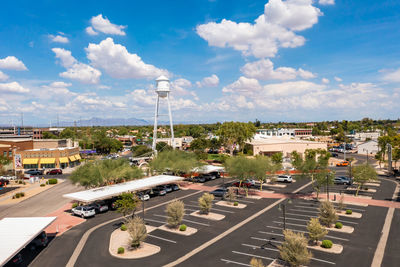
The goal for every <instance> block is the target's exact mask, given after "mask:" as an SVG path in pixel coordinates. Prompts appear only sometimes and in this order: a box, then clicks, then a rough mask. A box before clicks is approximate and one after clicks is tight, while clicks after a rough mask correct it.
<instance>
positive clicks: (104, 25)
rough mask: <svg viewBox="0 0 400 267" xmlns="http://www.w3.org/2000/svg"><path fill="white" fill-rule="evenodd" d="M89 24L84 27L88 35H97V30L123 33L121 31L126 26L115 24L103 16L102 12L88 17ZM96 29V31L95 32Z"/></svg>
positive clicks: (117, 33) (107, 32)
mask: <svg viewBox="0 0 400 267" xmlns="http://www.w3.org/2000/svg"><path fill="white" fill-rule="evenodd" d="M90 23H91V26H89V27H87V28H86V32H87V33H88V34H90V35H97V33H98V32H102V33H106V34H115V35H125V32H124V31H123V30H124V29H125V28H126V26H122V25H116V24H113V23H111V22H110V20H109V19H107V18H103V15H102V14H99V15H97V16H95V17H92V18H91V19H90ZM96 31H97V32H96Z"/></svg>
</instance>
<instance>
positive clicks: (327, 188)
mask: <svg viewBox="0 0 400 267" xmlns="http://www.w3.org/2000/svg"><path fill="white" fill-rule="evenodd" d="M326 197H327V199H328V201H329V174H327V175H326Z"/></svg>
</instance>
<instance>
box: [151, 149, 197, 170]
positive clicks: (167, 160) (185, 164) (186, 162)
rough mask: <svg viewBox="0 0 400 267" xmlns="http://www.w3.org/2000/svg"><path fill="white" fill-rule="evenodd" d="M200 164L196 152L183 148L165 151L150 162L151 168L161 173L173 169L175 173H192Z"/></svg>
mask: <svg viewBox="0 0 400 267" xmlns="http://www.w3.org/2000/svg"><path fill="white" fill-rule="evenodd" d="M200 165H201V164H200V162H199V161H198V160H197V158H196V155H195V154H194V153H191V152H185V151H181V150H169V151H163V152H161V153H159V154H158V155H157V157H156V158H154V159H153V160H152V161H151V162H150V168H151V169H152V170H153V171H156V172H159V173H163V172H167V171H171V172H172V173H174V174H175V175H179V174H181V173H191V172H192V170H193V169H194V168H196V167H199V166H200Z"/></svg>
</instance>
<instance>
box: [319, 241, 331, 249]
mask: <svg viewBox="0 0 400 267" xmlns="http://www.w3.org/2000/svg"><path fill="white" fill-rule="evenodd" d="M332 246H333V243H332V241H330V240H323V241H322V244H321V247H323V248H331V247H332Z"/></svg>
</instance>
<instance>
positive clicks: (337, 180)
mask: <svg viewBox="0 0 400 267" xmlns="http://www.w3.org/2000/svg"><path fill="white" fill-rule="evenodd" d="M333 183H334V184H345V185H351V184H352V183H353V181H352V179H351V178H349V177H346V176H339V177H335V180H334V181H333Z"/></svg>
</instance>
